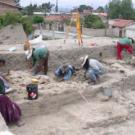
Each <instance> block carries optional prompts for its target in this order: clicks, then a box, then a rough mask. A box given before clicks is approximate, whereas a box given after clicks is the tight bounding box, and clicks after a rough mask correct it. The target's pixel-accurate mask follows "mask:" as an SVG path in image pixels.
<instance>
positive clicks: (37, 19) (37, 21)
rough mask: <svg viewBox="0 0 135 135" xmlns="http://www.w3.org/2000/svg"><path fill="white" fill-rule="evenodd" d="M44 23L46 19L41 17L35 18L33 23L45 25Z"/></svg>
mask: <svg viewBox="0 0 135 135" xmlns="http://www.w3.org/2000/svg"><path fill="white" fill-rule="evenodd" d="M43 22H44V18H43V17H41V16H33V23H35V24H39V23H43Z"/></svg>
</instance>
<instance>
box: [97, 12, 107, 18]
mask: <svg viewBox="0 0 135 135" xmlns="http://www.w3.org/2000/svg"><path fill="white" fill-rule="evenodd" d="M99 15H100V16H104V17H107V16H108V14H107V13H99Z"/></svg>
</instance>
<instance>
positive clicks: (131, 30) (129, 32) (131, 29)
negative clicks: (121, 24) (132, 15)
mask: <svg viewBox="0 0 135 135" xmlns="http://www.w3.org/2000/svg"><path fill="white" fill-rule="evenodd" d="M125 35H126V37H131V38H134V39H135V23H134V24H132V25H130V26H127V27H126V33H125Z"/></svg>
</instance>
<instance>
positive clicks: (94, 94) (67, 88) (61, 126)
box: [3, 38, 135, 135]
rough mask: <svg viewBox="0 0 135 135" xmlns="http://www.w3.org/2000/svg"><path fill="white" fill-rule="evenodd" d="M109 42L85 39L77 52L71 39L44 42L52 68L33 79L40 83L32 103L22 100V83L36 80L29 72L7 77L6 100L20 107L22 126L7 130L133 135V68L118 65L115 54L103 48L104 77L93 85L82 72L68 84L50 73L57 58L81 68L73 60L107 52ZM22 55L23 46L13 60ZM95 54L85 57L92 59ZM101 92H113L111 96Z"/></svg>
mask: <svg viewBox="0 0 135 135" xmlns="http://www.w3.org/2000/svg"><path fill="white" fill-rule="evenodd" d="M113 40H114V39H111V38H91V39H86V40H85V45H84V47H82V48H80V49H79V51H77V52H76V51H74V49H76V48H78V46H77V44H76V45H75V44H74V41H73V40H70V39H69V40H68V41H67V44H66V45H64V44H63V40H55V41H46V42H45V44H46V45H47V46H48V48H49V50H50V52H51V53H52V55H51V59H50V61H51V63H53V64H52V65H51V67H52V68H51V69H50V71H49V74H48V76H49V79H48V78H46V77H45V78H44V77H41V76H37V77H36V78H38V80H39V98H38V100H35V101H29V100H27V99H26V97H27V93H26V85H27V84H29V83H30V82H31V79H32V78H35V77H33V76H32V75H31V72H30V71H29V70H27V68H22V69H21V68H20V67H19V69H18V70H11V71H10V74H9V75H8V78H9V80H10V83H11V86H12V88H13V89H15V91H14V92H13V93H10V94H9V95H8V96H10V97H11V99H13V100H14V101H16V102H17V103H18V104H19V105H20V107H21V109H22V112H23V117H22V118H23V120H24V121H25V125H24V126H22V127H16V126H14V125H13V126H10V130H11V131H12V132H13V133H15V134H16V135H17V134H19V135H82V134H84V135H97V134H98V135H117V134H120V135H125V134H126V135H134V128H133V125H134V124H133V123H134V112H135V107H134V104H135V100H134V95H135V91H134V81H135V80H134V76H135V70H134V66H132V65H128V64H127V63H126V62H124V61H120V62H119V61H117V60H116V59H115V58H114V56H115V55H114V54H113V53H112V52H111V51H110V52H108V53H106V52H105V51H106V49H105V50H103V53H104V52H105V53H106V55H105V56H108V57H106V58H105V57H103V59H102V62H103V63H104V67H105V69H106V73H105V75H103V76H101V81H100V83H98V84H97V85H92V84H88V81H87V80H85V78H84V76H83V74H84V73H83V71H82V70H81V71H78V72H77V74H76V76H73V77H72V79H71V81H68V82H57V81H56V80H55V79H54V75H53V71H54V69H55V68H56V65H57V62H58V60H61V61H62V60H64V61H70V62H74V64H75V63H77V64H79V63H78V62H77V57H78V58H79V57H80V56H83V55H84V54H86V52H89V50H88V48H90V50H91V49H95V48H97V50H100V49H99V48H100V47H101V46H102V47H101V48H104V46H105V45H107V46H108V48H109V47H111V44H112V43H113ZM93 42H94V43H95V42H96V44H95V45H94V46H93V45H91V43H93ZM101 43H102V45H101ZM73 45H74V46H73ZM83 49H84V50H83ZM68 50H70V51H68ZM76 50H77V49H76ZM82 50H83V51H82ZM109 50H112V49H109ZM20 52H22V49H21V48H19V49H18V50H17V51H16V52H14V53H15V54H16V56H17V54H20ZM60 52H61V54H60ZM69 52H71V54H69ZM96 52H97V51H95V52H94V53H92V54H91V52H89V53H90V54H91V55H92V56H93V57H94V56H95V55H96ZM99 52H100V51H99ZM4 53H5V54H6V53H7V51H5V52H3V54H4ZM11 54H12V53H11ZM22 54H23V53H22ZM70 55H71V57H70ZM74 55H77V56H76V57H74ZM109 55H111V56H112V58H109ZM4 56H5V55H4ZM54 56H55V57H54ZM52 59H55V62H54V61H53V60H52ZM58 63H59V62H58ZM21 64H22V63H21ZM121 71H122V72H121ZM105 90H107V91H108V90H109V91H111V92H112V97H111V98H110V97H109V96H107V95H106V92H105ZM127 130H128V131H127Z"/></svg>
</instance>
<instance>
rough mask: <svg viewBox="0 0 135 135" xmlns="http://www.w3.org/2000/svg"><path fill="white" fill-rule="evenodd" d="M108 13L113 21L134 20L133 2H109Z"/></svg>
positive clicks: (119, 0)
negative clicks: (119, 19)
mask: <svg viewBox="0 0 135 135" xmlns="http://www.w3.org/2000/svg"><path fill="white" fill-rule="evenodd" d="M107 8H108V13H109V17H110V18H111V19H115V18H123V19H134V18H135V17H134V16H135V11H134V8H133V3H132V0H122V1H121V0H112V1H110V2H109V4H108V6H107Z"/></svg>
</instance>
